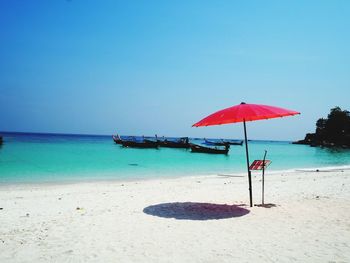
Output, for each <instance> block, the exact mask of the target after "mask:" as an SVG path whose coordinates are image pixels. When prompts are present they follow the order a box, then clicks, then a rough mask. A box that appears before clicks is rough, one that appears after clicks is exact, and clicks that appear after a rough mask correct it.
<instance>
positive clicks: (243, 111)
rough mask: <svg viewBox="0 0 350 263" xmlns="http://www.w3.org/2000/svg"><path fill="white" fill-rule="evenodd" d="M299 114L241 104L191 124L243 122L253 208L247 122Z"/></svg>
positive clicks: (195, 125) (281, 109) (209, 124)
mask: <svg viewBox="0 0 350 263" xmlns="http://www.w3.org/2000/svg"><path fill="white" fill-rule="evenodd" d="M296 114H300V112H297V111H293V110H288V109H283V108H279V107H274V106H268V105H260V104H247V103H244V102H242V103H241V104H239V105H236V106H232V107H229V108H226V109H223V110H220V111H217V112H215V113H213V114H211V115H209V116H207V117H205V118H204V119H202V120H200V121H199V122H197V123H195V124H193V125H192V126H193V127H200V126H211V125H221V124H229V123H236V122H243V125H244V139H245V147H246V159H247V169H248V182H249V196H250V206H251V207H252V206H253V198H252V180H251V173H250V170H249V153H248V140H247V129H246V122H247V121H256V120H264V119H272V118H278V117H285V116H292V115H296Z"/></svg>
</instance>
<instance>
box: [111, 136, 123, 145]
mask: <svg viewBox="0 0 350 263" xmlns="http://www.w3.org/2000/svg"><path fill="white" fill-rule="evenodd" d="M112 138H113V141H114V142H115V143H116V144H122V139H121V138H120V136H119V135H118V134H117V135H112Z"/></svg>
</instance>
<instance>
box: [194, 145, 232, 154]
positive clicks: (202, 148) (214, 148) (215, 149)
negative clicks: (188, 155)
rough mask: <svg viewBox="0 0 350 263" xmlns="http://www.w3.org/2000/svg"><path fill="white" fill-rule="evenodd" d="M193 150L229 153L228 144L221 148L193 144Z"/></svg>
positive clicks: (195, 151)
mask: <svg viewBox="0 0 350 263" xmlns="http://www.w3.org/2000/svg"><path fill="white" fill-rule="evenodd" d="M191 151H192V152H194V153H210V154H228V151H229V147H228V146H226V147H225V148H224V149H219V148H217V147H205V146H200V145H197V144H191Z"/></svg>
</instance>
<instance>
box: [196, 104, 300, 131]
mask: <svg viewBox="0 0 350 263" xmlns="http://www.w3.org/2000/svg"><path fill="white" fill-rule="evenodd" d="M296 114H300V112H297V111H292V110H287V109H283V108H279V107H274V106H267V105H259V104H246V103H244V102H242V103H241V104H238V105H236V106H232V107H229V108H227V109H223V110H220V111H217V112H215V113H213V114H211V115H209V116H207V117H205V118H204V119H203V120H201V121H199V122H197V123H195V124H193V126H194V127H199V126H210V125H221V124H229V123H235V122H244V121H256V120H264V119H272V118H278V117H284V116H291V115H296Z"/></svg>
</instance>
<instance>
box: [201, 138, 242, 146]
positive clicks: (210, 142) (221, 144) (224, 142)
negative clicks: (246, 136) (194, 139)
mask: <svg viewBox="0 0 350 263" xmlns="http://www.w3.org/2000/svg"><path fill="white" fill-rule="evenodd" d="M204 140H205V144H208V145H216V146H226V145H242V144H243V141H230V140H220V141H210V140H207V139H204Z"/></svg>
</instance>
